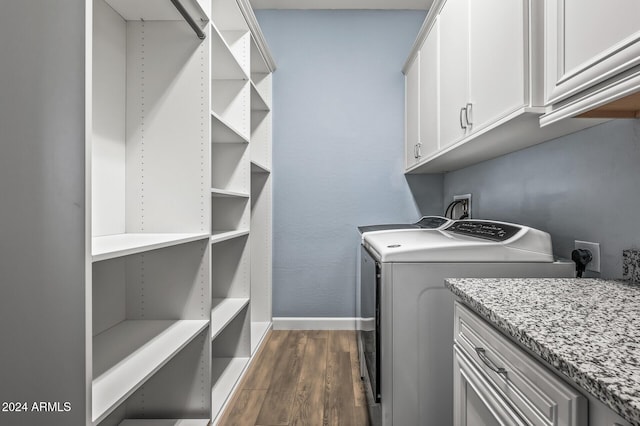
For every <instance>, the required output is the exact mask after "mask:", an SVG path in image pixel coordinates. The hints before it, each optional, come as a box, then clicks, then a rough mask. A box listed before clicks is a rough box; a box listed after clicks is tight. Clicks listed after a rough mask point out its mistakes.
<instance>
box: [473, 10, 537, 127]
mask: <svg viewBox="0 0 640 426" xmlns="http://www.w3.org/2000/svg"><path fill="white" fill-rule="evenodd" d="M524 6H525V1H524V0H484V1H481V2H479V1H470V2H469V105H467V111H466V112H467V118H468V126H469V130H470V131H472V132H475V131H477V130H480V129H481V128H483V127H485V126H486V125H488V124H491V123H494V122H496V121H497V120H499V119H501V118H503V117H505V116H506V115H508V114H510V113H512V112H515V111H516V110H518V109H519V108H521V107H523V106H524V104H525V84H524V82H525V78H526V77H527V74H526V73H525V57H526V55H527V52H528V50H525V14H524Z"/></svg>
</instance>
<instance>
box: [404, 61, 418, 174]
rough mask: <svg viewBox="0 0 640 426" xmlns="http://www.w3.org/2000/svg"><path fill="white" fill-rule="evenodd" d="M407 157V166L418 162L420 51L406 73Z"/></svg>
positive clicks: (405, 136)
mask: <svg viewBox="0 0 640 426" xmlns="http://www.w3.org/2000/svg"><path fill="white" fill-rule="evenodd" d="M404 99H405V123H404V125H405V129H404V138H405V139H404V143H405V157H406V167H407V168H409V167H411V166H413V165H414V164H416V163H417V162H418V148H419V146H418V142H419V140H418V138H419V136H420V52H418V53H417V54H416V57H415V59H414V60H413V63H412V64H411V65H410V66H409V69H408V71H407V74H406V75H405V98H404Z"/></svg>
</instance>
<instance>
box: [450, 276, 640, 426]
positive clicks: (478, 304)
mask: <svg viewBox="0 0 640 426" xmlns="http://www.w3.org/2000/svg"><path fill="white" fill-rule="evenodd" d="M446 286H447V287H448V288H449V289H451V291H452V292H453V293H454V294H456V295H457V296H458V297H460V298H461V299H462V300H463V301H464V302H465V303H466V304H467V305H469V306H470V307H471V308H472V309H473V310H475V311H476V312H477V313H478V314H480V315H481V316H483V317H485V318H486V319H487V320H489V321H490V322H491V323H493V324H494V325H495V326H496V327H498V328H499V329H501V330H502V331H503V332H505V333H506V334H508V335H510V336H512V337H513V338H514V339H515V340H517V341H518V342H520V343H521V344H522V345H523V346H525V347H526V348H528V349H530V350H531V351H532V352H533V353H535V354H537V355H539V356H540V357H541V358H542V359H544V360H545V361H547V362H548V363H549V364H550V365H551V367H552V368H555V369H556V370H558V371H560V372H561V373H562V374H563V375H565V376H566V377H568V378H569V380H572V381H574V382H575V383H577V384H578V385H579V386H581V387H582V388H583V389H585V390H586V391H587V392H589V393H591V394H592V395H593V396H595V397H596V398H599V399H600V400H601V401H602V402H604V403H605V404H606V405H608V406H609V407H611V408H612V409H613V410H614V411H616V412H617V413H618V414H620V415H621V416H622V417H624V418H625V419H627V420H628V421H629V422H630V423H632V424H634V425H637V426H640V287H639V286H637V285H628V284H626V283H624V282H621V281H607V280H599V279H545V278H541V279H537V278H527V279H450V280H447V282H446Z"/></svg>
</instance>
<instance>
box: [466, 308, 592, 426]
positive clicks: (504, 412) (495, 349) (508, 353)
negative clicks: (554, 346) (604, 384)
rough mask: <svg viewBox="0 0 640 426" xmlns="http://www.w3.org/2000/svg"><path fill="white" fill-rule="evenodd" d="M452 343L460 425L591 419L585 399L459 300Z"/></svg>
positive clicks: (570, 423)
mask: <svg viewBox="0 0 640 426" xmlns="http://www.w3.org/2000/svg"><path fill="white" fill-rule="evenodd" d="M454 342H455V343H454V352H455V354H456V355H455V372H454V407H455V408H454V415H455V416H456V418H457V419H459V423H458V422H456V421H454V423H455V424H456V425H458V424H460V425H467V424H468V425H469V426H471V425H477V424H487V425H534V426H538V425H539V426H587V425H588V424H589V423H588V400H587V398H585V397H584V396H583V395H582V394H581V393H580V392H578V391H577V390H575V389H574V388H572V387H571V386H569V385H568V384H566V383H565V382H564V381H563V380H561V379H559V378H558V377H557V376H555V375H554V374H553V373H551V372H550V371H548V370H547V369H546V368H545V367H543V366H542V365H541V364H539V363H538V362H537V361H536V360H534V359H533V358H532V357H531V356H530V355H528V354H527V353H526V352H524V350H522V349H520V348H519V347H518V346H516V345H515V344H514V343H512V342H511V341H510V340H508V339H507V338H506V337H504V336H503V335H501V334H500V333H498V332H497V331H496V330H494V329H493V328H492V327H491V326H490V325H489V324H488V323H486V322H485V321H484V320H483V319H481V318H480V317H478V316H477V315H476V314H474V313H473V312H471V311H470V310H469V309H468V308H466V307H464V306H463V305H462V304H460V303H458V302H456V305H455V322H454ZM474 419H475V420H474ZM479 419H489V420H487V422H486V423H478V422H477V421H479Z"/></svg>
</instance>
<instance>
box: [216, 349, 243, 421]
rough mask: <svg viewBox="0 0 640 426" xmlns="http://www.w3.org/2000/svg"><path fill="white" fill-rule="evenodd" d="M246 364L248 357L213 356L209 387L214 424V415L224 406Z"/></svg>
mask: <svg viewBox="0 0 640 426" xmlns="http://www.w3.org/2000/svg"><path fill="white" fill-rule="evenodd" d="M248 364H249V358H248V357H246V358H245V357H237V358H213V362H212V363H211V378H212V381H213V383H214V385H213V388H212V389H211V401H212V407H211V412H212V414H213V415H212V419H213V421H214V424H215V421H216V417H217V416H218V414H219V413H220V411H221V410H222V407H224V404H225V402H226V400H227V398H228V397H229V396H230V395H231V392H232V391H233V388H234V387H235V385H236V383H237V382H238V379H239V378H240V376H242V373H243V372H244V369H245V368H246V367H247V365H248Z"/></svg>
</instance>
